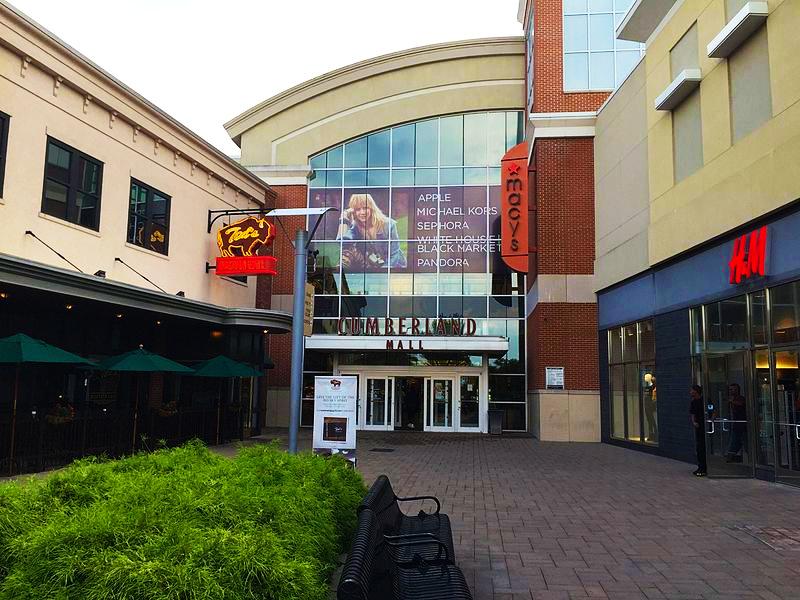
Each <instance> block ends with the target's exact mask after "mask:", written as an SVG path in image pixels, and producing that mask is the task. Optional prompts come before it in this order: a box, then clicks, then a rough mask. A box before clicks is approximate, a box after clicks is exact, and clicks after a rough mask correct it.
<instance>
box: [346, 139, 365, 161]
mask: <svg viewBox="0 0 800 600" xmlns="http://www.w3.org/2000/svg"><path fill="white" fill-rule="evenodd" d="M344 166H345V167H346V168H353V167H355V168H359V167H362V168H363V167H366V166H367V138H365V137H363V138H360V139H358V140H354V141H352V142H350V143H349V144H345V145H344Z"/></svg>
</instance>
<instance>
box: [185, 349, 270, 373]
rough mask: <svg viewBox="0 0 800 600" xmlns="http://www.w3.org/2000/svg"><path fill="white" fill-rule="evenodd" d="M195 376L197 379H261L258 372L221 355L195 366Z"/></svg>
mask: <svg viewBox="0 0 800 600" xmlns="http://www.w3.org/2000/svg"><path fill="white" fill-rule="evenodd" d="M194 374H195V375H196V376H197V377H261V375H262V373H261V371H258V370H256V369H254V368H253V367H251V366H250V365H246V364H244V363H240V362H236V361H235V360H232V359H230V358H228V357H227V356H223V355H222V354H220V355H219V356H215V357H214V358H209V359H208V360H205V361H203V362H201V363H200V364H197V365H195V367H194Z"/></svg>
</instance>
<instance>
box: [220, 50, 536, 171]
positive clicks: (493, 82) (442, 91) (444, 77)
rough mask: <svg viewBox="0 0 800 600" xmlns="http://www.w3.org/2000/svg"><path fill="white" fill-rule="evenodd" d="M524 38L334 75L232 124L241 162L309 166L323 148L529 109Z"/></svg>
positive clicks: (383, 59)
mask: <svg viewBox="0 0 800 600" xmlns="http://www.w3.org/2000/svg"><path fill="white" fill-rule="evenodd" d="M524 54H525V47H524V42H523V39H522V38H488V39H482V40H468V41H463V42H451V43H445V44H437V45H434V46H426V47H423V48H414V49H412V50H407V51H403V52H398V53H395V54H389V55H386V56H380V57H377V58H374V59H370V60H367V61H364V62H361V63H357V64H354V65H350V66H347V67H344V68H342V69H339V70H337V71H333V72H331V73H327V74H325V75H322V76H320V77H317V78H316V79H312V80H311V81H308V82H306V83H303V84H301V85H299V86H296V87H294V88H292V89H290V90H287V91H286V92H284V93H282V94H280V95H278V96H275V97H274V98H270V99H269V100H266V101H265V102H263V103H261V104H259V105H258V106H255V107H253V108H252V109H250V110H248V111H246V112H245V113H243V114H242V115H239V116H238V117H236V118H234V119H232V120H231V121H230V122H228V123H226V124H225V128H226V129H227V130H228V133H229V134H230V135H231V137H232V138H233V139H234V141H236V142H237V143H239V145H240V146H241V148H242V158H241V164H243V165H245V166H256V165H304V164H307V163H308V157H309V156H310V155H313V154H315V153H317V152H319V151H321V150H325V149H326V148H328V147H330V146H333V145H335V144H339V143H341V142H343V141H347V140H349V139H351V138H354V137H357V136H360V135H363V134H365V133H369V132H371V131H374V130H377V129H383V128H385V127H388V126H391V125H395V124H398V123H403V122H407V121H415V120H418V119H424V118H427V117H433V116H437V115H445V114H450V113H461V112H469V111H473V110H480V111H484V110H494V109H521V108H523V107H524V105H525V81H524V78H523V74H524V73H525V66H524Z"/></svg>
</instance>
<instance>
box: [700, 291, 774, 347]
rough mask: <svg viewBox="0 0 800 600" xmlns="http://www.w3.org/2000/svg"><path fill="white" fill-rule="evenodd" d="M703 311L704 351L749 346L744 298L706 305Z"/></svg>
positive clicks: (745, 300) (738, 297)
mask: <svg viewBox="0 0 800 600" xmlns="http://www.w3.org/2000/svg"><path fill="white" fill-rule="evenodd" d="M705 309H706V326H707V330H706V350H709V351H713V350H727V349H732V348H746V347H748V346H749V345H750V344H749V341H748V335H747V333H748V332H747V298H746V297H745V296H737V297H736V298H731V299H730V300H723V301H722V302H715V303H714V304H708V305H706V307H705ZM774 314H775V313H773V315H774ZM773 318H774V317H773ZM773 322H775V321H773Z"/></svg>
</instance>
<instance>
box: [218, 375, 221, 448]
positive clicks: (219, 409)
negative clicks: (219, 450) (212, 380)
mask: <svg viewBox="0 0 800 600" xmlns="http://www.w3.org/2000/svg"><path fill="white" fill-rule="evenodd" d="M221 418H222V380H221V379H220V381H219V393H217V446H219V422H220V419H221Z"/></svg>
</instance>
